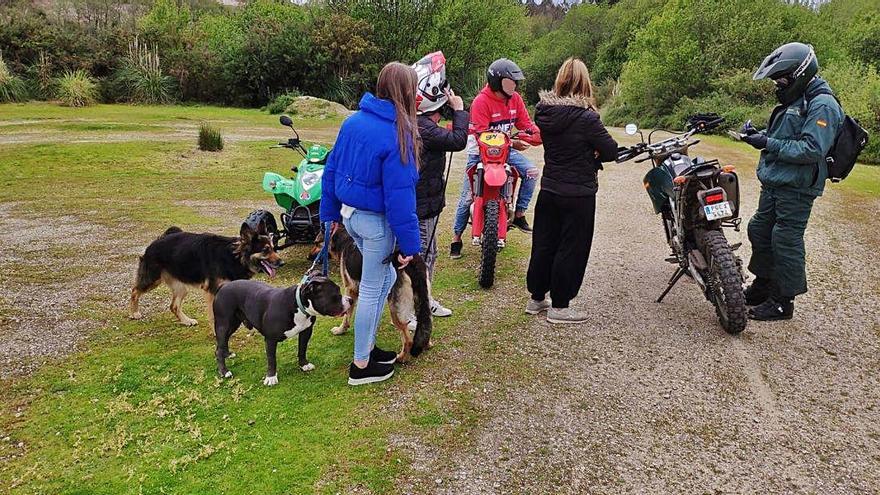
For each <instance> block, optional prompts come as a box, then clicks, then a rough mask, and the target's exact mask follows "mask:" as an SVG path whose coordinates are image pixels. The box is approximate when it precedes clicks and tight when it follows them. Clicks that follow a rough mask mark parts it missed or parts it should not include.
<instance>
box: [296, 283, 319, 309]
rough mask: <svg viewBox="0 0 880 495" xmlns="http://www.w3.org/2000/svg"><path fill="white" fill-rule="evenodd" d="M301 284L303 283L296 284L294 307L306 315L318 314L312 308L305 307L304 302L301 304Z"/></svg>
mask: <svg viewBox="0 0 880 495" xmlns="http://www.w3.org/2000/svg"><path fill="white" fill-rule="evenodd" d="M302 286H303V283H300V284H299V285H297V286H296V309H297V310H298V311H299V312H301V313H303V314H306V315H309V316H318V314H317V313H316V312H315V311H314V310H313V309H312V308H310V307H307V306H306V305H305V304H303V302H302V296H300V290H299V289H300V287H302Z"/></svg>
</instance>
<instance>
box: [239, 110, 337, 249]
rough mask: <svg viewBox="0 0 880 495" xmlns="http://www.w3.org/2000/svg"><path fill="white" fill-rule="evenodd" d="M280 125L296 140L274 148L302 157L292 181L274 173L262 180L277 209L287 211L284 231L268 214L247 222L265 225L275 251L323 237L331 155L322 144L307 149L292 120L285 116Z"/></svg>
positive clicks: (252, 216) (251, 217) (262, 212)
mask: <svg viewBox="0 0 880 495" xmlns="http://www.w3.org/2000/svg"><path fill="white" fill-rule="evenodd" d="M280 121H281V125H285V126H287V127H290V129H291V130H293V133H294V136H295V137H292V138H290V139H288V140H287V141H286V142H281V143H278V144H277V145H275V146H272V147H273V148H288V149H292V150H295V151H297V152H298V153H299V154H300V155H302V157H303V158H302V160H301V161H300V162H299V165H296V166H294V167H292V168H291V170H292V171H293V172H294V173H295V175H294V176H293V177H291V178H289V179H288V178H286V177H284V176H283V175H280V174H276V173H274V172H266V174H265V175H264V176H263V190H264V191H266V192H267V193H270V194H272V195H273V196H274V197H275V202H276V203H278V206H280V207H282V208H284V212H283V213H281V229H280V230H279V228H278V224H277V223H276V222H275V217H274V216H273V215H272V213H271V212H269V211H268V210H256V211H254V212H252V213H251V214H250V215H249V216H248V218H247V219H246V220H245V223H247V224H249V225H251V227H254V228H256V227H257V225H258V224H260V223H264V224H265V229H266V232H268V233H270V234H272V243H273V244H274V245H275V250H281V249H284V248H287V247H290V246H292V245H294V244H310V243H314V242H316V240H317V239H319V237H320V236H321V220H320V209H321V177H323V175H324V166H325V165H326V163H327V157H328V156H329V154H330V150H329V148H327V147H326V146H322V145H319V144H313V145H312V146H311V147H309V149H306V148H305V147H304V146H303V145H302V142H301V141H300V137H299V133H298V132H297V131H296V129H294V127H293V121H292V120H291V119H290V117H288V116H287V115H282V116H281V119H280Z"/></svg>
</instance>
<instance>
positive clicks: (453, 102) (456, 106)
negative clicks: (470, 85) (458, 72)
mask: <svg viewBox="0 0 880 495" xmlns="http://www.w3.org/2000/svg"><path fill="white" fill-rule="evenodd" d="M446 96H447V97H448V98H449V108H451V109H453V110H455V111H456V112H457V111H460V110H464V101H463V100H462V99H461V96H458V95H457V94H455V91H452V90H451V89H447V90H446Z"/></svg>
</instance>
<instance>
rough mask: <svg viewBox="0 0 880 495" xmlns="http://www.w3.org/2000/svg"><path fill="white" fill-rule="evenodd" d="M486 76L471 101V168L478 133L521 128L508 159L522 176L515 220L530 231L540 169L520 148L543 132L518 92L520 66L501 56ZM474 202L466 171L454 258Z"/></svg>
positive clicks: (538, 139) (536, 140)
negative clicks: (529, 215)
mask: <svg viewBox="0 0 880 495" xmlns="http://www.w3.org/2000/svg"><path fill="white" fill-rule="evenodd" d="M486 79H487V84H486V86H485V87H484V88H483V90H482V91H481V92H480V94H479V95H477V97H476V98H475V99H474V102H473V103H472V104H471V115H470V117H471V120H470V127H469V133H470V136H469V137H468V147H467V152H468V163H467V168H468V169H470V167H473V166H475V165H476V164H477V163H478V162H479V161H480V155H479V151H478V148H477V139H476V135H477V134H479V133H481V132H485V131H503V132H508V133H509V132H511V131H512V129H513V128H514V127H515V128H516V129H517V130H518V131H520V133H521V134H520V137H519V139H514V140H513V145H512V146H513V149H512V150H510V155H509V157H508V160H507V161H508V163H510V165H511V166H513V167H515V168H516V170H517V172H519V175H520V177H521V178H522V185H521V186H520V188H519V196H518V198H517V201H516V211H515V213H514V219H513V222H512V223H513V226H514V227H517V228H519V229H520V230H521V231H523V232H527V233H530V232H531V231H532V229H531V227H529V223H528V221H526V217H525V215H526V210H528V208H529V203H530V202H531V200H532V194H533V193H534V191H535V186H536V185H537V184H538V174H539V171H538V167H537V166H535V164H533V163H532V162H531V161H530V160H529V159H528V158H526V157H525V156H524V155H522V154H521V153H520V151H524V150H526V149H528V148H529V144H530V143H531V144H534V145H539V144H541V134H540V130H538V127H537V126H535V124H534V123H533V122H532V120H531V119H530V118H529V112H528V110H526V106H525V103H523V99H522V97H521V96H520V95H519V93H517V91H516V88H517V86H518V85H519V82H520V81H523V80H525V76H524V75H523V72H522V70H521V69H520V68H519V66H518V65H516V64H515V63H514V62H512V61H510V60H508V59H506V58H501V59H498V60H496V61H494V62H492V64H491V65H489V69H488V70H487V71H486ZM526 141H528V142H526ZM472 202H473V198H472V194H471V185H470V181H469V180H468V176H467V173H465V177H464V183H463V184H462V186H461V197H460V198H459V200H458V208H457V210H456V212H455V225H454V226H453V233H454V237H453V242H452V245H451V246H450V249H449V256H450V257H451V258H452V259H458V258H461V248H462V242H461V235H462V233H464V230H465V228H466V227H467V221H468V216H469V215H470V206H471V203H472Z"/></svg>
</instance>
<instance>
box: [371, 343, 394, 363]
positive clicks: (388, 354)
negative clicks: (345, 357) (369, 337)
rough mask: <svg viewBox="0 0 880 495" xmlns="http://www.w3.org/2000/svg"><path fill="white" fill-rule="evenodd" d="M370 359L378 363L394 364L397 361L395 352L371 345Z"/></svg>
mask: <svg viewBox="0 0 880 495" xmlns="http://www.w3.org/2000/svg"><path fill="white" fill-rule="evenodd" d="M370 361H376V362H377V363H379V364H394V362H395V361H397V353H395V352H392V351H383V350H382V349H379V348H378V347H373V350H372V351H370Z"/></svg>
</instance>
